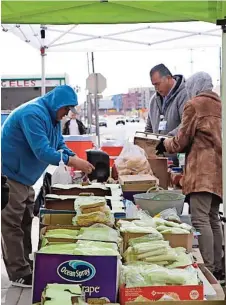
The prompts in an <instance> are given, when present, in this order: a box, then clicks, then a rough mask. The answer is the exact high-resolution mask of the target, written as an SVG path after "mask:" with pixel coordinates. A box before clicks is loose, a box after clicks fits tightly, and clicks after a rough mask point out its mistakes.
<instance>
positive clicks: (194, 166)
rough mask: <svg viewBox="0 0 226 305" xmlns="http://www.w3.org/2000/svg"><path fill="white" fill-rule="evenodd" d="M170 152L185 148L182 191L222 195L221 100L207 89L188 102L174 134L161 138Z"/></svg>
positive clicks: (183, 150)
mask: <svg viewBox="0 0 226 305" xmlns="http://www.w3.org/2000/svg"><path fill="white" fill-rule="evenodd" d="M164 145H165V148H166V150H167V152H169V153H179V152H186V162H185V173H184V179H183V193H184V194H185V195H187V194H190V193H192V192H210V193H213V194H216V195H218V196H220V197H221V198H222V132H221V101H220V98H219V96H218V95H217V94H216V93H214V92H212V91H206V92H203V93H201V94H199V95H198V96H196V97H194V98H193V99H192V100H190V101H189V102H187V104H186V105H185V107H184V112H183V117H182V123H181V127H180V130H179V132H178V134H177V136H175V137H173V138H171V139H166V140H165V141H164Z"/></svg>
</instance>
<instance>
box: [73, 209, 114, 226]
mask: <svg viewBox="0 0 226 305" xmlns="http://www.w3.org/2000/svg"><path fill="white" fill-rule="evenodd" d="M114 221H115V219H114V216H113V215H112V214H111V210H110V208H109V207H108V206H105V210H104V212H93V213H87V214H79V211H78V213H77V215H76V216H75V217H73V219H72V224H73V225H75V226H80V227H89V226H92V225H93V224H95V223H102V224H105V225H108V226H110V227H112V226H113V225H114Z"/></svg>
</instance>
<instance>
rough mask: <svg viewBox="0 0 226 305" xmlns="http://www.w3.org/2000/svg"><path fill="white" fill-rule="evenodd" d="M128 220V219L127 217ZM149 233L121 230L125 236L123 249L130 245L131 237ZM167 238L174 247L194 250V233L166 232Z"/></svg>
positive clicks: (165, 237) (123, 236)
mask: <svg viewBox="0 0 226 305" xmlns="http://www.w3.org/2000/svg"><path fill="white" fill-rule="evenodd" d="M125 220H127V219H125ZM145 235H148V234H147V233H129V232H121V236H122V238H123V251H125V250H126V249H127V248H128V246H129V240H130V239H131V238H136V237H141V236H145ZM163 237H164V239H165V240H168V241H169V244H170V246H171V247H172V248H177V247H183V248H185V249H187V251H189V252H191V251H192V244H193V239H194V236H193V234H164V235H163Z"/></svg>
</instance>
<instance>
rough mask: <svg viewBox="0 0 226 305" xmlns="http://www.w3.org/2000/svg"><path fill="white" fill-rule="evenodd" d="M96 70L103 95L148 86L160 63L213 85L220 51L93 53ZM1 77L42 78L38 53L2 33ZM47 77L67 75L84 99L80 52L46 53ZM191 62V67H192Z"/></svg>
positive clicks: (84, 73) (84, 67) (84, 71)
mask: <svg viewBox="0 0 226 305" xmlns="http://www.w3.org/2000/svg"><path fill="white" fill-rule="evenodd" d="M94 57H95V70H96V72H100V73H102V74H103V75H104V76H105V77H106V78H107V89H106V90H105V92H104V95H112V94H117V93H126V92H127V90H128V88H131V87H142V86H143V87H144V86H150V85H151V84H150V79H149V71H150V69H151V68H152V67H153V66H154V65H156V64H159V63H164V64H166V65H167V66H168V67H169V68H170V69H171V71H172V73H174V74H183V75H184V76H185V77H189V76H190V75H191V74H192V73H194V72H198V71H206V72H208V73H210V74H211V76H212V78H213V81H214V84H215V85H217V83H218V81H219V71H220V68H219V67H220V60H219V47H209V48H198V49H194V50H193V51H191V50H190V49H177V50H174V51H173V50H158V51H136V52H134V51H133V52H128V51H120V52H119V51H118V52H95V53H94ZM1 59H2V62H1V72H2V75H5V74H10V75H21V76H23V75H32V74H33V75H34V74H40V75H41V58H40V55H39V51H37V50H36V49H34V48H33V47H31V46H29V45H28V44H26V43H25V42H23V41H21V40H20V39H19V38H18V37H16V36H14V35H13V34H11V33H3V32H1ZM45 59H46V73H47V74H64V73H67V74H68V75H69V80H70V84H71V85H73V86H76V85H78V86H80V87H81V88H82V93H81V94H80V100H81V101H82V100H83V99H84V96H85V95H84V94H85V82H86V78H87V76H88V65H87V54H86V53H83V52H73V53H72V52H70V53H63V52H61V53H49V54H48V55H47V56H46V57H45ZM191 60H193V64H191Z"/></svg>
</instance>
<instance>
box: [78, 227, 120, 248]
mask: <svg viewBox="0 0 226 305" xmlns="http://www.w3.org/2000/svg"><path fill="white" fill-rule="evenodd" d="M98 225H100V226H101V227H97V225H93V226H91V227H89V228H81V229H80V232H79V235H78V236H77V238H78V239H82V240H93V241H105V242H114V243H117V244H118V243H119V242H120V241H121V238H120V236H119V234H118V232H117V231H116V230H114V229H112V228H109V227H108V226H105V225H101V224H98Z"/></svg>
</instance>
